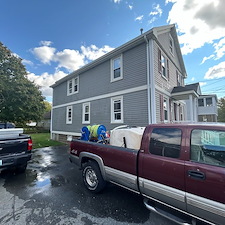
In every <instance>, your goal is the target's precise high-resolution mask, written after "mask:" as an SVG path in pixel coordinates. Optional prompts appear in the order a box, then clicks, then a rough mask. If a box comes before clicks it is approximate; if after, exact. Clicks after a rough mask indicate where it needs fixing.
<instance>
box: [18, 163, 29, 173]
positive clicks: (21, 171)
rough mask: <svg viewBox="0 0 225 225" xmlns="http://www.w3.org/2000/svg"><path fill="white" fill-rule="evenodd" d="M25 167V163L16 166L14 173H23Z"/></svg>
mask: <svg viewBox="0 0 225 225" xmlns="http://www.w3.org/2000/svg"><path fill="white" fill-rule="evenodd" d="M26 169H27V163H24V164H22V165H20V166H17V167H16V173H24V172H25V171H26Z"/></svg>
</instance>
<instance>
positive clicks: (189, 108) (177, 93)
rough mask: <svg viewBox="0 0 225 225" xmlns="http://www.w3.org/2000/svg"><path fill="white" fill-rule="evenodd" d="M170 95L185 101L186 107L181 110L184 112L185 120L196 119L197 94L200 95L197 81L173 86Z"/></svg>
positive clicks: (193, 120) (194, 120)
mask: <svg viewBox="0 0 225 225" xmlns="http://www.w3.org/2000/svg"><path fill="white" fill-rule="evenodd" d="M171 96H172V98H173V99H176V100H183V101H184V102H185V105H186V107H185V109H184V112H183V113H184V114H185V121H189V122H197V121H198V112H197V103H198V98H199V96H201V88H200V85H199V83H195V84H189V85H185V86H178V87H174V89H173V90H172V93H171Z"/></svg>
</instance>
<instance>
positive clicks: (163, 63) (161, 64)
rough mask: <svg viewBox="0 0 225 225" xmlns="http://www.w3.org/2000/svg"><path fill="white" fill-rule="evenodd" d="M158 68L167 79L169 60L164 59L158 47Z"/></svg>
mask: <svg viewBox="0 0 225 225" xmlns="http://www.w3.org/2000/svg"><path fill="white" fill-rule="evenodd" d="M158 70H159V72H160V73H161V74H162V76H163V77H164V78H166V79H169V60H168V59H166V57H165V56H164V55H163V54H162V52H161V50H160V49H158Z"/></svg>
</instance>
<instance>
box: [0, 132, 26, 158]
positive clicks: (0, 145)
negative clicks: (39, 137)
mask: <svg viewBox="0 0 225 225" xmlns="http://www.w3.org/2000/svg"><path fill="white" fill-rule="evenodd" d="M28 140H29V136H27V135H21V136H18V135H14V136H10V137H8V138H5V139H4V140H3V139H0V156H7V155H10V154H20V153H22V152H26V151H27V145H28Z"/></svg>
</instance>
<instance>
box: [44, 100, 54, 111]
mask: <svg viewBox="0 0 225 225" xmlns="http://www.w3.org/2000/svg"><path fill="white" fill-rule="evenodd" d="M44 104H45V112H50V111H51V109H52V104H51V103H49V102H47V101H44Z"/></svg>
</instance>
